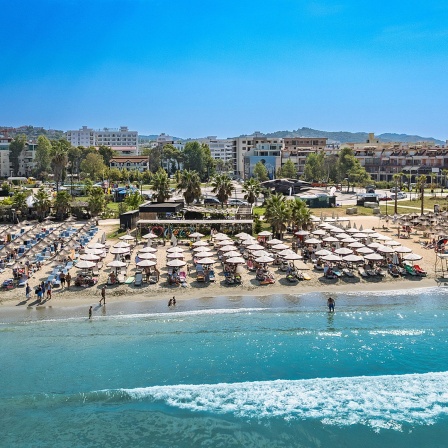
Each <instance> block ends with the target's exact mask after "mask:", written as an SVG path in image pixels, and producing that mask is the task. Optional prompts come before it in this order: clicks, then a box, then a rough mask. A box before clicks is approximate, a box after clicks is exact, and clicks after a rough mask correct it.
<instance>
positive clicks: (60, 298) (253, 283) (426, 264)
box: [0, 216, 440, 310]
mask: <svg viewBox="0 0 448 448" xmlns="http://www.w3.org/2000/svg"><path fill="white" fill-rule="evenodd" d="M355 222H356V226H357V227H358V228H359V227H360V225H362V226H363V228H372V227H375V228H376V231H377V232H378V233H384V234H385V235H388V236H391V237H393V238H395V239H396V238H397V233H396V227H395V228H390V229H389V230H388V231H385V230H382V229H381V226H382V225H383V224H384V223H383V222H381V223H380V221H379V219H378V218H377V217H371V216H365V217H355V218H352V217H351V224H352V225H353V223H355ZM116 225H117V224H116V222H115V221H113V220H107V221H103V222H101V221H100V232H98V234H97V235H98V236H99V235H101V234H102V232H103V231H105V232H106V233H110V232H111V231H112V230H114V229H115V228H116ZM96 239H97V238H94V240H93V241H96ZM422 240H423V239H422V238H421V235H419V234H413V235H411V238H410V239H400V242H401V243H402V244H403V245H404V246H407V247H409V248H411V249H412V251H413V252H414V253H416V254H419V255H422V256H423V259H422V260H420V261H418V264H419V265H420V266H421V267H422V268H423V269H425V270H426V271H427V273H428V275H427V277H410V276H406V277H404V278H398V279H394V278H393V277H391V276H390V275H387V276H386V277H384V278H379V277H375V278H367V279H363V278H360V277H359V276H358V275H356V276H355V277H354V278H347V277H342V278H340V279H337V280H327V279H324V278H323V276H322V272H321V271H314V270H312V269H311V270H308V271H307V272H308V274H309V275H310V277H311V280H309V281H301V282H299V283H296V284H293V283H289V282H287V281H286V279H285V273H284V272H281V271H279V270H277V269H276V268H275V267H274V266H272V267H271V270H272V271H273V272H274V275H275V278H276V283H275V284H272V285H265V286H260V285H259V282H258V281H257V280H256V279H255V273H253V272H248V271H247V270H246V269H244V274H243V275H242V279H243V283H242V284H241V285H227V284H225V282H224V275H223V270H222V267H221V265H220V264H216V265H215V273H216V282H215V283H198V282H197V281H196V274H195V272H194V269H192V271H191V274H190V275H188V276H187V283H188V285H187V287H181V286H169V285H168V283H167V281H166V279H167V275H166V272H167V268H166V250H167V249H169V247H171V246H170V245H168V244H167V245H166V246H162V245H160V246H159V248H158V251H157V254H156V255H157V258H158V267H159V270H160V272H161V277H160V281H159V283H158V284H155V285H148V284H146V283H143V285H142V286H141V287H136V286H134V285H133V284H130V285H128V284H125V285H117V286H115V285H113V286H107V294H106V300H107V303H117V302H123V303H125V302H149V301H154V302H159V301H163V302H165V301H166V302H167V301H168V300H169V298H171V297H173V296H175V297H176V299H177V300H178V301H187V300H189V299H196V298H199V297H216V296H225V297H235V296H266V295H275V294H301V293H309V292H313V291H319V292H322V293H326V292H328V293H330V292H331V293H333V294H335V293H337V292H345V291H350V292H359V293H360V294H362V293H363V292H366V291H391V290H405V289H410V288H412V289H413V288H427V287H434V286H438V285H440V282H439V281H438V279H436V275H435V269H434V266H435V260H436V256H435V252H434V251H433V250H428V249H425V248H424V247H422V245H421V241H422ZM117 241H118V240H108V241H107V244H108V245H110V246H112V245H113V244H115V243H116V242H117ZM291 241H292V237H291V236H287V237H286V238H285V242H286V244H288V245H290V244H291ZM144 244H146V242H145V241H144V242H143V243H142V244H139V245H138V246H137V248H138V247H142V246H143V245H144ZM181 247H183V248H184V249H185V260H186V261H187V262H188V263H189V264H190V265H191V266H192V252H190V251H189V250H188V247H187V246H186V245H181ZM135 253H136V250H134V251H133V253H132V256H131V258H132V260H131V263H130V265H129V267H128V275H129V276H133V275H134V272H135V270H136V266H135V262H134V258H135ZM113 258H114V256H113V255H112V254H110V253H108V254H107V257H106V258H105V259H104V261H103V264H104V267H103V269H102V270H101V271H100V276H99V281H98V284H97V285H95V286H93V287H90V288H79V287H74V286H73V285H72V286H71V288H70V289H67V288H65V289H61V288H55V289H53V294H52V298H51V300H48V301H46V302H45V303H44V304H43V305H41V306H40V307H50V306H51V307H53V308H54V307H79V306H84V305H85V306H88V305H91V304H98V302H99V299H100V297H101V288H102V286H103V285H104V284H105V283H106V280H107V277H108V274H109V272H110V269H109V268H107V266H106V265H107V263H109V262H110V261H112V259H113ZM215 258H217V257H215ZM52 265H53V262H50V263H49V264H47V265H44V266H43V267H42V269H41V270H40V271H38V272H36V273H35V274H34V276H33V277H31V278H30V280H29V283H30V286H31V287H32V289H33V290H34V287H35V286H37V285H38V284H39V283H40V282H41V281H42V280H45V279H46V278H47V277H48V274H49V273H50V272H51V267H52ZM309 266H310V267H312V265H311V264H309ZM182 269H183V268H182ZM185 271H186V269H185ZM71 274H72V277H75V274H76V268H73V269H72V270H71ZM10 276H11V271H10V269H7V270H6V272H4V273H2V274H1V275H0V281H1V282H2V281H3V280H4V279H6V278H8V277H10ZM0 305H1V308H0V309H5V308H11V307H14V308H15V309H16V310H17V309H20V308H22V309H27V308H28V309H30V308H36V307H38V304H37V303H36V296H35V295H34V294H33V293H32V297H31V298H30V299H29V300H26V298H25V289H24V288H15V289H13V290H9V291H2V293H1V295H0Z"/></svg>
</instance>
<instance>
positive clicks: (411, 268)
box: [404, 264, 417, 276]
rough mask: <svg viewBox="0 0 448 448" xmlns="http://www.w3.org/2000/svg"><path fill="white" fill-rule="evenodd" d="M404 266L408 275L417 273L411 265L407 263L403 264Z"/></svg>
mask: <svg viewBox="0 0 448 448" xmlns="http://www.w3.org/2000/svg"><path fill="white" fill-rule="evenodd" d="M404 268H405V269H406V272H407V273H408V274H409V275H413V276H415V275H417V272H415V269H414V268H413V267H412V266H409V265H408V264H405V265H404Z"/></svg>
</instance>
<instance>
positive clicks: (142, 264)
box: [137, 260, 157, 268]
mask: <svg viewBox="0 0 448 448" xmlns="http://www.w3.org/2000/svg"><path fill="white" fill-rule="evenodd" d="M156 264H157V263H156V262H155V261H153V260H142V261H139V262H138V263H137V266H138V267H139V268H149V267H151V266H155V265H156Z"/></svg>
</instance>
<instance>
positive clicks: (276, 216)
mask: <svg viewBox="0 0 448 448" xmlns="http://www.w3.org/2000/svg"><path fill="white" fill-rule="evenodd" d="M290 217H291V208H290V207H289V206H288V203H287V200H286V198H285V196H283V195H282V194H280V193H276V194H273V195H272V196H270V197H268V198H267V199H266V213H265V215H264V219H265V221H267V222H268V223H269V224H270V225H271V227H272V231H273V232H274V233H275V234H276V235H278V237H279V238H282V235H283V231H284V230H285V229H286V223H287V222H288V221H289V219H290Z"/></svg>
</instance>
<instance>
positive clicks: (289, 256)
mask: <svg viewBox="0 0 448 448" xmlns="http://www.w3.org/2000/svg"><path fill="white" fill-rule="evenodd" d="M302 258H303V257H302V255H299V254H296V253H295V252H291V253H290V254H287V255H284V256H283V259H285V260H301V259H302Z"/></svg>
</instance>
